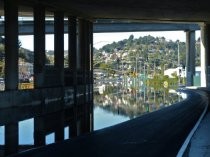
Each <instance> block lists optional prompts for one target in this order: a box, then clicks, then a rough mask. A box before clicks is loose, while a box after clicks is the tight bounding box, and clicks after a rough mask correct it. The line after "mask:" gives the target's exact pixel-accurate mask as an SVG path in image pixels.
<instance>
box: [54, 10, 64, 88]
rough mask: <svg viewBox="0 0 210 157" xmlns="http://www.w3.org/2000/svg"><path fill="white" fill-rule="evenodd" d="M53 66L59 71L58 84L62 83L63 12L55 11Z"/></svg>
mask: <svg viewBox="0 0 210 157" xmlns="http://www.w3.org/2000/svg"><path fill="white" fill-rule="evenodd" d="M54 15H55V23H54V24H55V27H54V28H55V40H54V41H55V44H54V46H55V68H56V69H58V70H59V72H60V76H58V77H60V79H59V80H60V81H61V82H60V83H59V84H60V85H61V86H63V85H64V14H63V13H62V12H55V14H54Z"/></svg>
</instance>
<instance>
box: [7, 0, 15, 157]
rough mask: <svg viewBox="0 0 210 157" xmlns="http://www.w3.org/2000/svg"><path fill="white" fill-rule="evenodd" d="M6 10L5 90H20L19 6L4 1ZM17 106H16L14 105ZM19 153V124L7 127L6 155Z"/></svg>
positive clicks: (9, 1) (11, 1) (11, 0)
mask: <svg viewBox="0 0 210 157" xmlns="http://www.w3.org/2000/svg"><path fill="white" fill-rule="evenodd" d="M4 10H5V90H7V91H8V90H17V89H18V4H17V1H13V0H7V1H4ZM12 105H15V104H12ZM17 152H18V123H17V122H15V123H9V124H6V125H5V155H9V154H13V153H17Z"/></svg>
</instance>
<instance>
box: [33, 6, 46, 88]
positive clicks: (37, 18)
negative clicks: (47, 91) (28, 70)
mask: <svg viewBox="0 0 210 157" xmlns="http://www.w3.org/2000/svg"><path fill="white" fill-rule="evenodd" d="M44 67H45V8H44V7H43V6H40V5H38V6H35V7H34V87H35V88H42V87H43V85H44Z"/></svg>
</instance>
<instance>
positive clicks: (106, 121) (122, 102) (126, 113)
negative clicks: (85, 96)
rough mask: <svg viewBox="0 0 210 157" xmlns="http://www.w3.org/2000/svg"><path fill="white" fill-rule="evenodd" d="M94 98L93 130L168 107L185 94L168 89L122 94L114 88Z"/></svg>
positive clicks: (184, 96)
mask: <svg viewBox="0 0 210 157" xmlns="http://www.w3.org/2000/svg"><path fill="white" fill-rule="evenodd" d="M94 96H95V97H94V130H98V129H102V128H105V127H108V126H112V125H115V124H118V123H121V122H124V121H127V120H130V119H132V118H135V117H138V116H141V115H142V114H145V113H149V112H153V111H156V110H158V109H161V108H164V107H168V106H170V105H172V104H174V103H176V102H179V101H182V100H183V99H185V98H186V94H184V93H176V91H175V90H169V89H159V90H156V91H154V90H153V89H147V90H144V91H141V92H140V93H135V92H127V93H125V92H124V93H123V92H122V91H120V90H118V92H116V87H111V89H110V88H109V89H108V90H106V91H105V92H104V94H95V95H94Z"/></svg>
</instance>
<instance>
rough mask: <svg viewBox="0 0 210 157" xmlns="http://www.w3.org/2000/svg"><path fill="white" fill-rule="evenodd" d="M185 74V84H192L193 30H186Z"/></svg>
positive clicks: (193, 59) (193, 65)
mask: <svg viewBox="0 0 210 157" xmlns="http://www.w3.org/2000/svg"><path fill="white" fill-rule="evenodd" d="M186 51H187V52H186V68H187V70H186V74H187V82H186V85H187V86H193V76H194V75H195V31H186Z"/></svg>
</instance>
